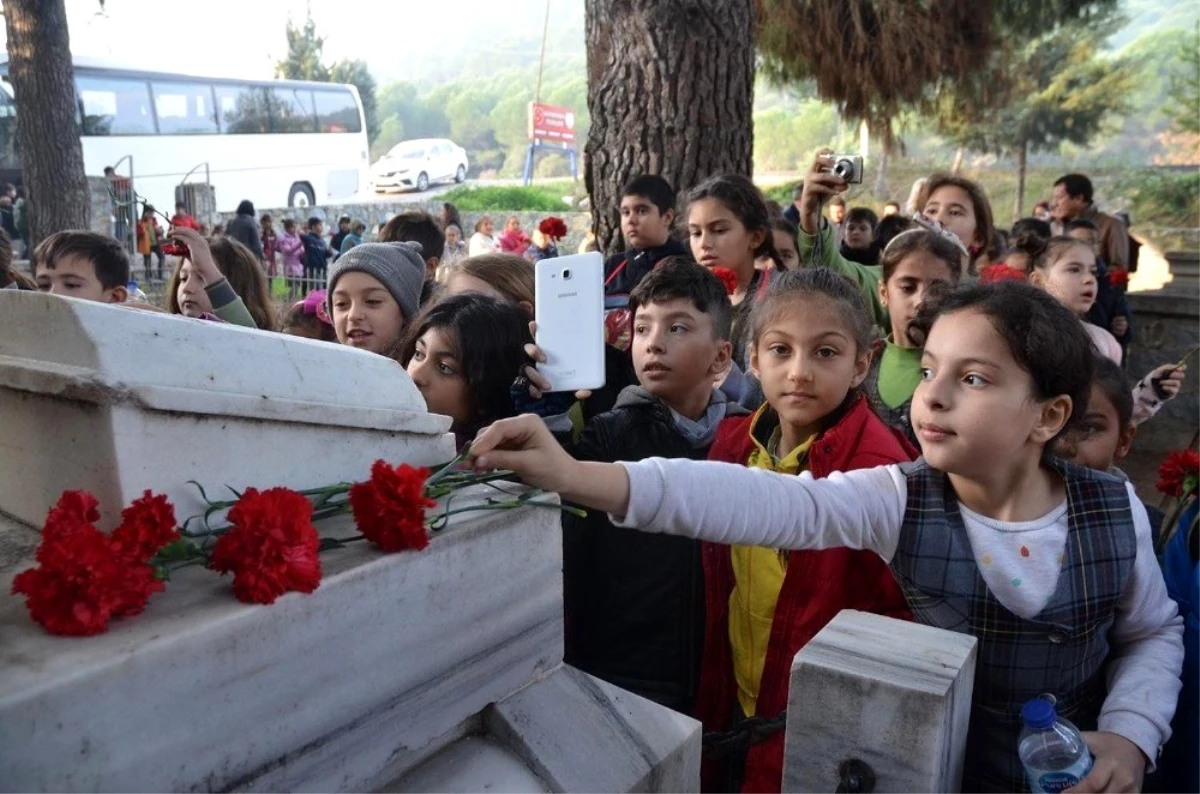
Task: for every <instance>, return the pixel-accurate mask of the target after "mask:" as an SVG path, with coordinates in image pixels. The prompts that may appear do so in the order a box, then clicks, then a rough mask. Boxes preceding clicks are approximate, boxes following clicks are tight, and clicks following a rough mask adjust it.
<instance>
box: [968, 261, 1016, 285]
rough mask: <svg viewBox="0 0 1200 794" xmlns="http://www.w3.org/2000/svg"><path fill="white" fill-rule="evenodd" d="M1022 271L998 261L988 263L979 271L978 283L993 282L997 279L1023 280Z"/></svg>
mask: <svg viewBox="0 0 1200 794" xmlns="http://www.w3.org/2000/svg"><path fill="white" fill-rule="evenodd" d="M1024 280H1025V273H1024V271H1021V270H1017V269H1016V268H1015V267H1009V266H1008V265H1006V264H1004V263H1003V262H1000V263H998V264H995V265H988V266H987V267H985V268H984V269H983V270H980V271H979V283H980V284H995V283H996V282H999V281H1024Z"/></svg>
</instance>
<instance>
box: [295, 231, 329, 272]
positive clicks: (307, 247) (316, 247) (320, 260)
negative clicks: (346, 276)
mask: <svg viewBox="0 0 1200 794" xmlns="http://www.w3.org/2000/svg"><path fill="white" fill-rule="evenodd" d="M300 239H301V240H302V241H303V242H304V270H305V273H304V276H305V278H307V279H310V280H312V281H318V280H319V281H324V280H325V271H326V269H327V268H328V267H329V255H330V253H331V252H330V250H329V245H328V244H326V242H325V224H324V223H323V222H322V221H321V219H320V218H318V217H317V216H315V215H314V216H313V217H311V218H309V219H308V232H307V233H305V234H302V235H300Z"/></svg>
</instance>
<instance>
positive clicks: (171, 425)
mask: <svg viewBox="0 0 1200 794" xmlns="http://www.w3.org/2000/svg"><path fill="white" fill-rule="evenodd" d="M0 316H3V317H4V318H5V324H6V328H7V329H9V330H8V332H7V333H5V334H4V335H3V336H2V337H0V416H4V417H5V445H4V454H5V458H6V460H7V461H9V462H10V467H11V468H10V469H9V472H10V476H5V477H0V512H4V513H7V514H8V515H11V516H14V517H15V518H17V519H19V520H21V521H23V522H25V523H27V524H30V525H32V526H35V527H36V526H40V525H41V523H42V521H43V519H44V518H45V515H46V512H47V510H48V509H49V508H50V506H51V505H52V504H53V503H54V502H55V501H56V500H57V499H58V497H59V495H60V494H61V493H62V491H64V490H67V489H86V490H89V491H91V492H92V493H94V494H95V495H96V497H97V498H98V499H99V500H100V502H101V505H102V508H103V510H104V512H103V515H102V517H101V522H100V523H101V526H102V528H105V529H111V528H112V527H113V526H115V524H116V522H117V520H118V518H119V515H120V511H121V509H122V508H123V507H124V506H125V505H127V504H128V503H129V502H131V501H133V499H135V498H137V497H138V496H140V495H141V493H142V491H143V490H144V489H146V488H150V489H152V490H154V491H157V492H160V493H165V494H167V495H168V497H170V498H171V500H172V502H173V503H174V504H175V506H176V509H177V512H178V514H179V517H180V519H181V520H182V519H184V518H186V517H188V516H190V515H194V514H197V513H199V512H202V511H203V509H204V503H203V501H202V500H201V498H200V495H199V492H198V491H197V490H196V488H195V487H193V486H191V485H188V481H189V480H197V481H199V482H200V483H201V484H202V485H203V486H204V487H205V488H206V489H207V490H208V491H209V493H210V494H214V495H215V494H227V493H228V492H227V491H226V490H225V488H224V486H227V485H228V486H231V487H234V488H238V489H239V490H240V489H242V488H245V487H250V486H253V487H259V488H266V487H271V486H275V485H285V486H288V487H292V488H298V489H304V488H312V487H316V486H320V485H323V484H326V483H330V482H338V481H341V480H346V481H356V480H362V479H365V478H366V476H367V474H368V472H369V470H370V466H371V464H372V463H373V462H374V461H375V460H376V459H377V458H383V459H385V460H387V461H389V462H393V463H395V462H400V461H406V462H408V463H411V464H413V465H436V464H439V463H443V462H445V461H448V460H450V459H451V458H452V457H454V439H453V437H452V436H451V435H450V434H449V433H448V431H449V429H450V419H449V418H448V417H444V416H438V415H435V414H429V413H427V412H426V408H425V403H424V400H423V399H422V397H421V395H420V393H419V392H418V391H417V389H416V387H415V386H414V385H413V383H412V380H411V379H410V378H409V377H408V375H407V374H406V373H405V372H404V370H403V368H401V367H400V366H399V364H397V363H396V362H395V361H392V360H390V359H387V358H384V357H382V356H376V355H373V354H370V353H366V352H363V351H360V350H353V349H350V348H346V347H344V346H340V345H330V344H325V343H322V342H315V341H312V340H308V339H300V338H298V337H293V336H287V335H285V334H276V333H268V332H265V331H257V330H254V329H248V328H240V327H237V326H231V325H226V324H220V323H212V322H206V321H202V320H193V319H190V318H186V317H178V316H173V315H164V314H153V313H148V312H138V311H132V310H129V309H122V308H118V307H114V306H108V305H102V304H97V303H90V302H87V301H78V300H73V299H69V298H62V297H59V296H56V295H45V294H41V293H27V292H18V291H15V290H0ZM218 498H220V497H218Z"/></svg>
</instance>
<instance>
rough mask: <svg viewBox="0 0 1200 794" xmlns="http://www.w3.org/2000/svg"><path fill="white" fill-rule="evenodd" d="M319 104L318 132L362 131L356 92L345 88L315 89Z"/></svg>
mask: <svg viewBox="0 0 1200 794" xmlns="http://www.w3.org/2000/svg"><path fill="white" fill-rule="evenodd" d="M313 99H315V100H316V106H317V132H362V122H361V120H360V119H359V115H358V104H357V103H355V101H354V94H351V93H350V92H349V91H347V90H346V89H344V88H340V89H328V90H326V89H323V88H318V89H315V90H313Z"/></svg>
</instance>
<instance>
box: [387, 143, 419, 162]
mask: <svg viewBox="0 0 1200 794" xmlns="http://www.w3.org/2000/svg"><path fill="white" fill-rule="evenodd" d="M388 154H389V156H391V157H395V158H396V159H397V160H416V159H418V158H421V157H424V156H425V147H423V146H406V145H404V144H400V145H399V146H397V147H395V148H394V149H392V151H391V152H389V153H388Z"/></svg>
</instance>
